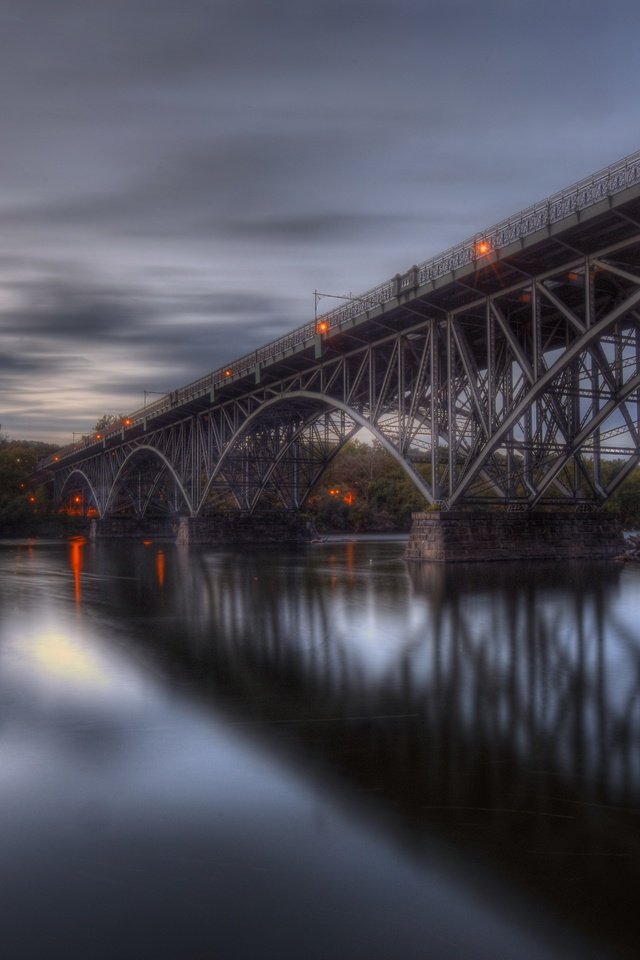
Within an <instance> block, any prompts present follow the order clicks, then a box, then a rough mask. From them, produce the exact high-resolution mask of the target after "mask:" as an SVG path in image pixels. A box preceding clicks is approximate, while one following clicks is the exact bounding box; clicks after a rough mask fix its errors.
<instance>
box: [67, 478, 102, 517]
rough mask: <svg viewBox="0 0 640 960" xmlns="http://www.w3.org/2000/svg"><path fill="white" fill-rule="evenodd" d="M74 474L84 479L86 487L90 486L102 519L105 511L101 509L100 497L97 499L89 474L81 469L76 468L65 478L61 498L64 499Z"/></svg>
mask: <svg viewBox="0 0 640 960" xmlns="http://www.w3.org/2000/svg"><path fill="white" fill-rule="evenodd" d="M74 474H78V475H79V476H80V477H82V479H83V480H84V482H85V483H86V485H87V486H88V488H89V491H90V493H91V496H92V497H93V502H94V503H95V506H96V510H97V511H98V516H99V517H100V518H102V517H103V516H104V512H103V510H102V509H101V507H100V501H99V500H98V497H97V495H96V492H95V490H94V489H93V484H92V483H91V480H90V479H89V477H88V476H87V474H86V473H85V472H84V470H82V469H80V467H74V468H73V469H72V470H71V471H70V472H69V473H68V474H67V475H66V477H65V478H64V480H63V482H62V486H61V487H60V492H59V498H62V495H63V493H64V491H65V487H66V486H67V484H68V483H69V480H70V479H71V477H73V476H74Z"/></svg>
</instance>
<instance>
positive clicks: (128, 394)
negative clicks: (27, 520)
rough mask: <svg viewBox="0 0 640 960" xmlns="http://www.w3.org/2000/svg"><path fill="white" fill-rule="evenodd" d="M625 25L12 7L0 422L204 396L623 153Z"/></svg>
mask: <svg viewBox="0 0 640 960" xmlns="http://www.w3.org/2000/svg"><path fill="white" fill-rule="evenodd" d="M638 20H639V14H638V12H637V9H636V5H635V4H632V3H630V2H616V0H613V2H612V3H610V4H608V5H607V8H606V12H603V10H602V9H601V8H597V7H596V6H595V5H588V4H587V5H585V4H584V3H583V2H581V3H578V2H577V0H566V2H564V3H562V4H558V3H551V2H549V0H540V2H538V3H536V4H532V3H530V2H528V0H485V2H484V3H482V4H478V3H476V2H471V0H458V2H456V0H448V2H444V0H431V2H424V0H396V2H394V3H391V2H390V0H341V2H338V0H323V2H320V3H318V2H317V0H316V2H311V0H274V2H272V3H266V2H262V0H261V2H258V0H215V2H213V0H181V2H180V3H179V4H177V3H174V2H169V0H110V2H109V3H98V2H95V3H94V2H88V0H57V2H55V3H52V2H50V0H41V2H39V0H19V2H18V0H5V3H3V4H2V8H1V9H0V29H1V31H2V33H1V34H0V35H1V36H2V38H3V39H2V56H1V57H0V91H1V93H0V133H1V134H2V143H3V149H2V169H1V176H0V215H1V216H2V223H3V226H4V231H3V233H2V234H0V336H2V338H3V339H2V347H3V349H2V350H1V351H0V353H1V354H2V356H3V357H4V361H3V366H1V367H0V371H1V372H2V376H3V385H4V386H5V387H6V384H7V383H8V382H10V384H11V392H10V393H9V392H8V391H7V390H5V392H4V394H3V405H4V406H5V409H9V407H8V401H7V397H9V398H12V399H11V402H10V415H7V414H6V413H5V412H3V411H2V410H0V420H1V421H2V423H3V429H10V430H12V431H13V432H15V433H19V432H20V429H21V424H23V425H24V426H25V429H26V428H27V426H28V429H29V430H31V429H32V428H33V425H34V424H37V421H36V420H34V416H35V413H34V411H35V410H40V411H41V413H42V428H41V430H40V431H39V433H38V435H41V436H46V435H47V434H51V433H53V432H55V429H56V427H55V424H56V423H60V424H61V425H64V426H65V429H66V427H67V426H68V424H69V423H70V422H71V421H73V422H74V423H77V418H78V417H79V416H82V417H88V418H89V417H90V418H92V419H93V420H95V419H96V418H97V416H98V415H100V414H101V413H103V412H105V410H106V408H107V405H108V407H111V408H112V409H113V408H116V409H117V410H121V409H123V408H125V409H126V408H127V407H129V406H130V405H131V404H134V405H135V404H137V403H138V400H139V398H140V394H141V390H142V388H145V389H146V388H149V389H152V388H154V387H155V385H160V388H162V389H164V388H165V387H173V386H176V385H178V383H179V382H180V380H184V381H187V380H191V379H195V378H196V377H198V376H200V375H202V374H204V373H206V372H208V371H209V370H211V369H213V368H215V367H217V366H218V365H220V364H221V363H224V362H226V361H228V360H230V359H232V358H233V357H234V356H237V355H239V354H242V353H244V352H247V351H248V350H250V349H253V348H254V347H256V346H258V345H259V344H260V343H262V342H265V341H267V340H269V339H272V338H273V337H275V336H277V335H278V334H280V333H281V332H284V331H285V330H286V329H288V328H290V327H291V326H294V325H296V324H298V323H302V322H305V321H306V320H308V319H310V317H311V316H312V315H313V301H312V297H311V294H312V291H313V290H314V289H316V288H318V289H323V290H331V291H332V292H334V293H335V292H340V291H345V290H353V291H357V290H363V289H366V288H367V287H369V286H372V285H374V284H375V283H377V282H380V281H381V280H384V279H385V278H386V277H388V276H391V275H392V274H393V273H395V272H396V271H397V270H401V269H406V267H407V266H409V265H410V264H411V263H414V262H416V261H420V260H422V259H425V258H426V257H428V256H430V255H432V254H435V253H437V252H439V251H440V250H442V249H444V248H446V247H447V246H449V245H450V244H452V243H455V242H458V241H460V240H462V239H464V238H465V237H466V236H467V235H469V234H472V233H474V232H475V231H477V230H480V229H482V228H483V227H485V226H487V225H488V224H490V223H492V222H495V221H496V220H498V219H500V218H502V217H504V216H507V215H509V214H511V213H514V212H515V211H516V210H517V209H519V208H521V207H523V206H525V205H527V204H528V203H530V202H532V201H534V200H538V199H541V198H542V197H544V196H545V195H546V194H548V193H550V192H552V191H553V190H556V189H559V188H561V187H562V186H563V185H565V184H566V183H568V182H570V181H571V180H574V179H577V178H578V177H580V176H583V175H586V174H588V173H589V172H591V171H592V170H593V169H596V168H598V167H600V166H602V165H604V164H606V163H608V162H610V161H612V160H614V159H617V158H618V157H619V156H622V155H624V154H625V153H627V152H630V151H631V150H633V149H636V148H637V147H638V146H639V144H638V142H637V130H638V123H637V119H638V117H637V113H638V110H637V106H636V104H637V84H638V81H637V79H636V52H635V37H636V33H637V26H638ZM44 357H47V358H48V364H47V365H45V366H43V365H42V364H43V362H44V361H43V358H44ZM34 390H39V391H40V397H41V400H40V401H38V402H37V403H36V402H34ZM21 398H22V399H21ZM120 401H121V402H120ZM47 410H48V411H49V414H47V412H46V411H47ZM74 429H75V427H74Z"/></svg>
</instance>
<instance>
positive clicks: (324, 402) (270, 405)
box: [195, 390, 434, 516]
mask: <svg viewBox="0 0 640 960" xmlns="http://www.w3.org/2000/svg"><path fill="white" fill-rule="evenodd" d="M296 400H298V401H301V406H303V405H304V403H307V404H309V403H311V404H312V405H313V406H314V407H315V408H316V410H315V412H314V413H313V414H312V415H311V416H310V417H309V418H308V419H307V420H306V421H305V427H308V426H309V425H310V424H311V423H313V421H314V420H316V419H317V418H318V417H320V416H322V414H323V413H324V412H326V411H328V410H335V411H342V412H343V413H345V414H346V415H347V416H348V417H349V418H350V419H351V420H353V421H354V423H356V424H357V425H358V427H359V428H360V427H364V428H365V429H366V430H368V431H369V432H370V433H371V434H372V435H373V437H374V439H376V440H377V441H378V442H379V443H380V444H381V446H382V447H383V448H384V449H385V450H386V451H387V453H389V454H390V456H392V457H393V459H394V460H395V461H396V462H397V463H398V465H399V466H400V467H401V468H402V470H403V471H404V472H405V473H406V475H407V476H408V478H409V479H410V480H411V482H412V483H413V484H414V486H415V487H416V489H417V490H418V491H419V493H420V494H421V495H422V496H423V497H424V498H425V500H426V501H427V502H428V503H429V504H433V503H434V498H433V495H432V493H431V490H430V489H429V487H428V486H427V484H426V483H425V481H424V478H423V477H422V476H421V475H420V474H419V473H418V472H417V470H415V469H414V468H413V467H412V465H411V464H410V463H408V462H407V461H406V460H405V459H404V457H403V456H402V454H401V453H400V452H399V451H398V449H397V448H396V447H395V446H394V445H393V443H392V442H391V441H390V440H389V438H388V437H387V436H385V434H384V433H383V432H382V431H381V430H380V429H379V427H377V426H376V425H375V424H372V423H371V421H370V420H368V419H367V418H366V417H364V416H363V415H362V414H361V413H359V412H358V411H357V410H356V409H354V408H353V407H351V406H350V405H349V404H347V403H344V402H343V401H341V400H338V399H337V398H334V397H331V396H327V395H326V394H322V393H317V392H315V391H311V390H295V391H291V392H290V393H287V394H284V395H282V396H278V397H273V398H272V399H271V400H267V401H266V402H265V403H263V404H261V406H260V407H258V408H257V409H256V410H254V411H253V412H252V413H251V414H250V415H249V416H248V417H247V418H246V420H245V421H244V422H243V423H242V425H241V426H240V427H239V428H238V429H237V430H236V432H235V433H234V434H233V436H232V437H231V439H230V441H229V443H228V444H227V446H226V448H225V450H224V452H223V453H222V455H221V457H220V459H219V460H218V463H217V464H216V466H215V469H214V470H213V472H212V474H211V476H210V477H209V478H208V480H207V483H206V485H205V488H204V490H203V492H202V496H201V498H200V502H199V504H198V507H197V510H196V513H195V515H196V516H198V515H199V514H200V513H201V511H202V509H203V506H204V504H205V502H206V499H207V496H208V494H209V491H210V489H211V487H212V485H213V483H214V482H215V480H216V478H217V477H218V476H219V475H220V474H221V472H222V471H223V468H224V466H225V462H226V461H227V460H228V459H229V457H230V456H231V455H232V454H233V452H234V449H235V448H237V445H238V444H239V442H240V441H241V440H242V439H243V438H244V437H245V436H246V435H247V434H248V433H249V431H250V429H251V426H252V425H253V424H256V423H257V422H259V420H260V419H261V418H262V417H264V415H265V413H267V412H268V411H269V410H273V409H275V408H276V407H278V406H284V405H289V406H291V404H292V402H293V403H294V404H295V401H296ZM301 432H302V431H301V430H299V431H296V436H295V439H299V437H300V435H301ZM351 433H353V431H351ZM291 442H293V441H291ZM343 442H345V441H343ZM341 445H342V444H341ZM336 452H337V451H336Z"/></svg>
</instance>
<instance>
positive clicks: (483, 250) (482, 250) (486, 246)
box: [476, 240, 491, 257]
mask: <svg viewBox="0 0 640 960" xmlns="http://www.w3.org/2000/svg"><path fill="white" fill-rule="evenodd" d="M490 252H491V244H490V243H489V241H488V240H478V242H477V243H476V253H477V255H478V256H479V257H484V256H486V254H487V253H490Z"/></svg>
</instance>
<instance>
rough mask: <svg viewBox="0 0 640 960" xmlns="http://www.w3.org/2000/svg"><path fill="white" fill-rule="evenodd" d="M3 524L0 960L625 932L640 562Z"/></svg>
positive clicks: (353, 955)
mask: <svg viewBox="0 0 640 960" xmlns="http://www.w3.org/2000/svg"><path fill="white" fill-rule="evenodd" d="M403 549H404V544H403V543H402V542H400V541H397V540H393V539H387V540H375V539H362V540H357V541H337V540H336V541H328V542H324V543H318V544H311V545H309V546H307V547H302V548H296V549H294V548H289V549H285V548H273V547H263V548H256V549H248V548H246V547H245V548H243V549H240V548H237V549H236V548H229V549H222V548H214V547H201V548H193V547H192V548H185V547H178V546H176V545H175V544H172V543H160V542H151V541H148V542H145V543H131V542H127V543H125V542H118V543H116V542H111V543H109V542H102V543H88V542H86V541H84V540H83V539H76V540H74V541H70V542H69V543H60V542H50V543H48V542H6V541H5V542H0V611H1V615H0V616H1V619H0V831H1V836H2V856H1V857H0V888H1V890H2V897H1V898H0V943H1V944H2V951H3V956H6V957H8V958H9V960H23V958H24V960H31V958H42V960H45V958H46V960H57V958H58V957H60V958H65V960H75V958H83V960H85V958H86V960H100V958H110V960H115V958H117V960H129V958H131V960H134V958H135V960H146V958H150V960H151V958H153V960H163V958H175V960H209V958H216V960H245V958H246V960H249V958H251V960H259V958H274V960H294V958H295V960H360V958H362V960H378V958H379V960H383V958H384V960H396V958H397V960H414V958H415V960H551V958H554V960H556V958H557V960H572V958H580V960H596V958H598V960H600V958H607V960H609V958H610V960H616V958H624V960H627V958H631V957H636V956H638V953H639V951H640V936H639V933H638V925H637V913H638V910H637V890H638V888H639V884H638V881H639V880H640V850H639V838H640V830H639V827H640V819H639V813H640V567H638V566H633V565H627V566H618V565H615V564H599V563H580V564H578V563H576V564H568V563H565V564H562V565H555V564H553V563H539V564H529V565H528V564H524V563H512V564H503V563H498V564H488V565H486V566H482V565H475V566H448V567H443V566H435V565H420V564H407V563H405V561H404V560H403V559H402V553H403Z"/></svg>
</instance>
